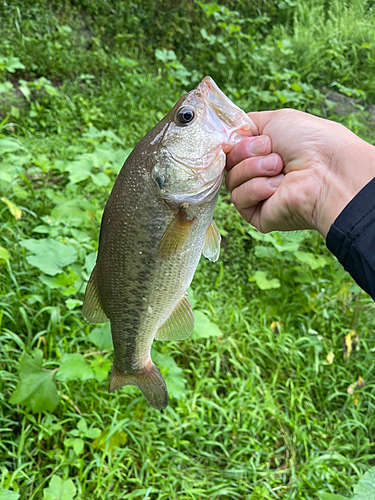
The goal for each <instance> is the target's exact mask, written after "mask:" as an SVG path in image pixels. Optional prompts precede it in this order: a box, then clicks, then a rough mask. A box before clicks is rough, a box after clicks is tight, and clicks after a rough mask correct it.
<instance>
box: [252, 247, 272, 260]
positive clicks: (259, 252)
mask: <svg viewBox="0 0 375 500" xmlns="http://www.w3.org/2000/svg"><path fill="white" fill-rule="evenodd" d="M254 253H255V255H256V257H259V258H260V259H270V258H275V257H276V256H277V250H276V249H275V248H272V247H265V246H263V245H256V246H255V249H254Z"/></svg>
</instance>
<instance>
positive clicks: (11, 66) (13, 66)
mask: <svg viewBox="0 0 375 500" xmlns="http://www.w3.org/2000/svg"><path fill="white" fill-rule="evenodd" d="M5 64H6V70H7V71H9V73H15V71H16V70H17V69H25V66H24V65H23V64H22V63H21V61H20V60H19V58H18V57H13V56H9V57H6V58H5Z"/></svg>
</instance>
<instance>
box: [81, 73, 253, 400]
mask: <svg viewBox="0 0 375 500" xmlns="http://www.w3.org/2000/svg"><path fill="white" fill-rule="evenodd" d="M251 135H258V130H257V127H256V125H255V124H254V123H253V121H252V120H251V119H250V118H249V117H248V116H247V115H246V113H245V112H244V111H243V110H241V109H240V108H239V107H238V106H236V105H235V104H234V103H233V102H232V101H231V100H230V99H229V98H228V97H227V96H226V95H225V94H224V93H223V92H222V91H221V90H220V89H219V87H218V86H217V85H216V83H215V82H214V80H213V79H212V78H210V77H209V76H206V77H205V78H203V80H202V81H201V82H200V83H199V84H198V86H197V87H196V88H195V89H193V90H191V91H190V92H189V93H187V94H185V95H183V96H182V97H181V98H180V99H179V100H178V102H177V103H176V105H175V106H174V107H173V108H172V110H171V111H170V112H169V113H168V114H167V115H166V116H165V117H164V118H163V119H162V120H161V121H160V122H159V123H158V124H157V125H155V127H154V128H153V129H152V130H150V131H149V132H148V133H147V134H146V135H145V136H144V137H143V138H142V139H141V140H140V142H139V143H138V144H137V145H136V146H135V148H134V149H133V151H132V152H131V154H130V155H129V157H128V158H127V159H126V161H125V163H124V165H123V167H122V169H121V171H120V172H119V174H118V177H117V179H116V181H115V184H114V186H113V189H112V192H111V193H110V196H109V198H108V201H107V204H106V206H105V209H104V212H103V217H102V221H101V227H100V235H99V248H98V255H97V260H96V264H95V267H94V269H93V271H92V274H91V276H90V279H89V281H88V284H87V287H86V291H85V299H84V303H83V307H82V314H83V317H84V318H85V319H86V321H87V322H88V323H104V322H106V321H110V323H111V334H112V339H113V346H114V362H113V366H112V370H111V379H110V384H109V392H112V391H115V390H117V389H119V388H121V387H122V386H125V385H135V386H137V387H138V388H139V389H140V390H141V392H142V393H143V395H144V397H145V398H146V400H147V401H148V403H149V404H150V405H151V406H152V407H153V408H155V409H157V410H163V409H164V408H166V407H167V405H168V391H167V387H166V384H165V381H164V379H163V377H162V375H161V373H160V371H159V370H158V368H157V367H156V366H155V364H154V363H153V362H152V359H151V354H150V352H151V346H152V343H153V341H154V340H155V339H156V340H175V341H178V340H183V339H186V338H188V337H189V336H190V335H191V333H192V331H193V329H194V314H193V311H192V307H191V304H190V302H189V299H188V295H187V292H186V291H187V289H188V288H189V286H190V283H191V281H192V279H193V276H194V273H195V270H196V268H197V266H198V263H199V260H200V257H201V254H202V253H203V255H204V256H205V257H206V258H208V259H210V260H211V261H216V260H217V259H218V257H219V252H220V239H221V237H220V233H219V230H218V228H217V226H216V224H215V222H214V221H213V220H212V217H213V212H214V209H215V205H216V202H217V198H218V194H219V190H220V187H221V184H222V180H223V177H224V169H225V164H226V154H227V153H228V152H229V151H230V150H231V149H232V147H233V146H234V145H235V144H237V143H238V142H239V141H240V140H241V139H243V138H244V137H245V136H251Z"/></svg>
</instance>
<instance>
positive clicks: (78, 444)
mask: <svg viewBox="0 0 375 500" xmlns="http://www.w3.org/2000/svg"><path fill="white" fill-rule="evenodd" d="M84 447H85V442H84V440H83V439H81V438H76V439H74V441H73V450H74V453H75V454H76V455H80V454H81V453H82V452H83V449H84Z"/></svg>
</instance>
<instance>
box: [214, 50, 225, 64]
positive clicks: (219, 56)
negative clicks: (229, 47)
mask: <svg viewBox="0 0 375 500" xmlns="http://www.w3.org/2000/svg"><path fill="white" fill-rule="evenodd" d="M216 60H217V62H218V63H219V64H226V63H227V58H226V57H225V55H224V54H222V53H221V52H217V54H216Z"/></svg>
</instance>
